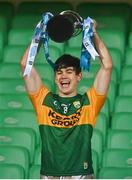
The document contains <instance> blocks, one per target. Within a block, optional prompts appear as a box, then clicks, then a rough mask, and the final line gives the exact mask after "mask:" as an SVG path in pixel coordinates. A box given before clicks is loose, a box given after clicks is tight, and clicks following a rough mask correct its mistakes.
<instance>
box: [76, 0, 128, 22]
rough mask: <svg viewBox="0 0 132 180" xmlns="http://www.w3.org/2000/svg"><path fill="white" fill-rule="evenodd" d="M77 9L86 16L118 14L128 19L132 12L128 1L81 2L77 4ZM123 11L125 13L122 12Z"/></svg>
mask: <svg viewBox="0 0 132 180" xmlns="http://www.w3.org/2000/svg"><path fill="white" fill-rule="evenodd" d="M76 11H77V12H78V13H79V14H80V15H81V16H82V17H84V18H86V17H87V16H88V15H89V16H91V17H99V16H104V17H105V16H114V17H115V16H118V17H122V18H124V19H126V20H127V19H128V18H129V17H130V14H131V7H130V5H129V4H127V3H118V2H117V3H116V2H114V3H112V2H109V3H97V2H96V3H95V2H94V3H92V2H81V3H79V4H78V5H77V7H76ZM122 12H123V13H122Z"/></svg>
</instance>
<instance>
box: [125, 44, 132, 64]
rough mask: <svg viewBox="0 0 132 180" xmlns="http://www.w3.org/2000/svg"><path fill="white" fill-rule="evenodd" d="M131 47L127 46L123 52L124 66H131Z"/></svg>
mask: <svg viewBox="0 0 132 180" xmlns="http://www.w3.org/2000/svg"><path fill="white" fill-rule="evenodd" d="M131 59H132V48H129V47H127V48H126V53H125V61H124V64H125V65H126V66H132V60H131Z"/></svg>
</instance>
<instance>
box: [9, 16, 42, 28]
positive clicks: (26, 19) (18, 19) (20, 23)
mask: <svg viewBox="0 0 132 180" xmlns="http://www.w3.org/2000/svg"><path fill="white" fill-rule="evenodd" d="M41 19H42V17H41V16H40V15H35V14H34V15H31V14H16V15H15V16H14V17H13V18H12V22H11V28H12V29H34V28H35V27H36V25H37V24H38V22H39V21H40V20H41Z"/></svg>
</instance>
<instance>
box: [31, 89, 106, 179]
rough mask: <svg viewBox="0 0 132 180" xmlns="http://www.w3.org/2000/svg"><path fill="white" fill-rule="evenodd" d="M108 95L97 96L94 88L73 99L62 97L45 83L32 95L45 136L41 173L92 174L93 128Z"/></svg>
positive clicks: (42, 134)
mask: <svg viewBox="0 0 132 180" xmlns="http://www.w3.org/2000/svg"><path fill="white" fill-rule="evenodd" d="M105 97H106V96H103V95H98V94H97V92H96V91H95V89H94V87H92V88H91V89H90V90H89V91H88V92H87V93H85V94H84V95H79V94H78V95H77V96H75V97H70V98H64V97H59V96H58V95H56V94H53V93H51V92H49V91H48V89H46V88H45V87H44V86H42V87H41V88H40V89H39V91H38V92H36V93H34V94H30V99H31V101H32V103H33V105H34V108H35V111H36V114H37V119H38V124H39V129H40V134H41V139H42V154H41V156H42V157H41V174H42V175H46V176H72V175H74V176H76V175H88V174H92V173H93V168H92V154H91V137H92V130H93V126H94V125H95V123H96V117H97V115H98V113H99V111H100V109H101V107H102V105H103V103H104V100H105Z"/></svg>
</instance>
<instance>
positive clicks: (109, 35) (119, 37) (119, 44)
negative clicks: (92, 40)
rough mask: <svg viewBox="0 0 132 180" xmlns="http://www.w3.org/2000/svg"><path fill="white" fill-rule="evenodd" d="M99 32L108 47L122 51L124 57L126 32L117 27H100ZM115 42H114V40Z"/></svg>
mask: <svg viewBox="0 0 132 180" xmlns="http://www.w3.org/2000/svg"><path fill="white" fill-rule="evenodd" d="M98 33H99V35H100V37H101V38H102V40H103V41H104V42H105V44H106V46H107V47H108V48H116V49H118V50H119V51H120V53H121V55H122V57H123V58H124V54H125V45H126V37H125V34H124V32H122V31H117V30H115V29H113V30H110V29H99V30H98ZM113 40H114V42H113V43H112V41H113Z"/></svg>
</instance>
